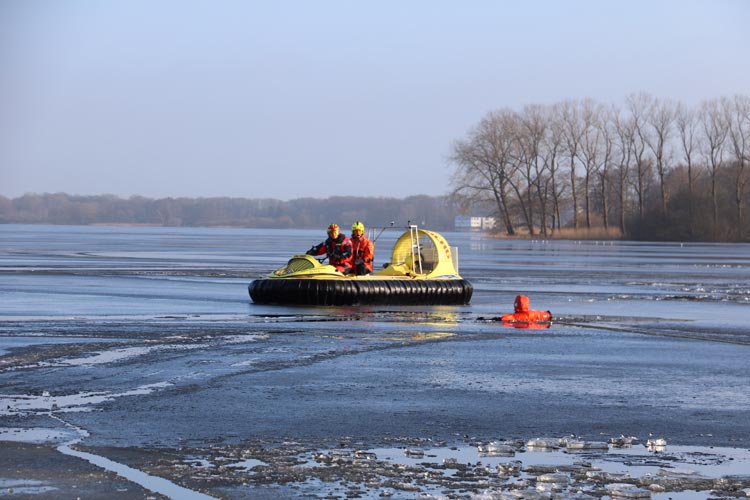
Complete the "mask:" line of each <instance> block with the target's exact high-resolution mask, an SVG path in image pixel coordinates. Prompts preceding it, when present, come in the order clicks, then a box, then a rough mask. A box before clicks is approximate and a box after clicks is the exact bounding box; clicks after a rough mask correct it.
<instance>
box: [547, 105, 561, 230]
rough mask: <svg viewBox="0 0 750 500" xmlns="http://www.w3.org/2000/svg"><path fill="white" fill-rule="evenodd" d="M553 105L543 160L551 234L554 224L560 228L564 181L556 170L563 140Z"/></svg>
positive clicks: (558, 166) (558, 118)
mask: <svg viewBox="0 0 750 500" xmlns="http://www.w3.org/2000/svg"><path fill="white" fill-rule="evenodd" d="M557 106H558V105H555V106H553V107H552V109H551V110H550V112H549V116H548V119H549V127H547V135H546V137H545V157H544V162H545V164H546V166H547V171H548V172H549V185H550V186H549V189H550V194H551V195H552V207H551V211H552V213H551V221H550V222H551V223H550V227H551V229H552V234H554V233H555V226H557V229H559V228H560V218H561V217H560V200H561V198H562V196H563V191H564V187H565V183H564V182H562V181H559V182H558V179H557V177H558V172H559V171H560V165H559V159H558V158H559V157H560V153H561V149H562V142H563V133H564V132H563V125H562V123H561V121H560V114H559V112H558V111H557Z"/></svg>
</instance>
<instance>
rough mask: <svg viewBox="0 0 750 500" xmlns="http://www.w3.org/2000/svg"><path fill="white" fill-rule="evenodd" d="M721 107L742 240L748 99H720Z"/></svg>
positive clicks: (749, 141)
mask: <svg viewBox="0 0 750 500" xmlns="http://www.w3.org/2000/svg"><path fill="white" fill-rule="evenodd" d="M722 106H723V108H724V112H725V113H726V115H727V116H726V122H727V123H728V125H729V146H730V149H731V151H732V153H733V154H734V162H735V182H734V189H735V193H734V196H735V198H734V200H735V205H736V211H737V212H736V213H737V231H738V238H739V239H740V240H742V239H743V237H744V236H743V226H744V220H743V210H742V209H743V200H744V194H745V187H746V186H747V181H748V179H747V175H746V174H745V165H746V164H747V163H750V97H748V96H740V95H738V96H735V97H734V98H733V99H722Z"/></svg>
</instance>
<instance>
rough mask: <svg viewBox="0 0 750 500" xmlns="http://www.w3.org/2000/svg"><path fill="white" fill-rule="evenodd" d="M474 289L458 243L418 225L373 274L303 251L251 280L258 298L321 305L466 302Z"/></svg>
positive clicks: (257, 300)
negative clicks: (342, 268)
mask: <svg viewBox="0 0 750 500" xmlns="http://www.w3.org/2000/svg"><path fill="white" fill-rule="evenodd" d="M381 232H382V231H381ZM473 291H474V288H473V287H472V285H471V283H469V282H468V281H466V280H465V279H463V278H461V276H459V274H458V262H457V249H456V248H455V247H454V248H451V247H450V246H449V245H448V242H446V241H445V238H443V237H442V236H441V235H440V234H438V233H436V232H434V231H428V230H425V229H419V228H418V227H417V226H410V227H409V230H408V231H406V232H405V233H404V234H402V235H401V236H400V237H399V238H398V240H396V243H395V245H394V246H393V251H392V252H391V260H390V262H389V263H387V264H385V265H384V267H383V269H380V270H378V271H376V272H374V273H372V274H368V275H364V276H351V275H349V276H346V275H344V274H342V273H340V272H339V271H337V270H336V268H335V267H334V266H332V265H330V264H323V262H322V261H319V260H318V259H316V258H315V257H313V256H310V255H307V254H300V255H295V256H293V257H292V258H291V259H289V262H287V264H286V265H285V266H283V267H280V268H279V269H277V270H275V271H273V272H272V273H271V274H269V275H268V276H267V277H265V278H261V279H257V280H255V281H253V282H252V283H250V285H249V286H248V292H249V293H250V298H251V299H252V301H253V302H255V303H257V304H284V305H319V306H348V305H465V304H468V303H469V301H470V300H471V295H472V293H473Z"/></svg>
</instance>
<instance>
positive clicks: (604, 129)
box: [595, 110, 616, 230]
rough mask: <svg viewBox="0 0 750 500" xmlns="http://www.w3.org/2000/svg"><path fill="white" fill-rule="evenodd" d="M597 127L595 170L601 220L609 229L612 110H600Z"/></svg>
mask: <svg viewBox="0 0 750 500" xmlns="http://www.w3.org/2000/svg"><path fill="white" fill-rule="evenodd" d="M597 127H599V128H600V129H601V150H600V151H601V156H600V161H599V164H598V165H597V167H596V169H595V172H596V175H597V177H598V180H599V192H600V196H601V203H602V222H603V224H604V229H605V230H606V229H609V191H610V170H611V166H612V158H613V157H614V148H615V137H616V134H615V132H614V130H613V129H614V125H613V118H612V112H611V111H610V112H605V111H604V110H602V114H601V116H600V120H598V122H597Z"/></svg>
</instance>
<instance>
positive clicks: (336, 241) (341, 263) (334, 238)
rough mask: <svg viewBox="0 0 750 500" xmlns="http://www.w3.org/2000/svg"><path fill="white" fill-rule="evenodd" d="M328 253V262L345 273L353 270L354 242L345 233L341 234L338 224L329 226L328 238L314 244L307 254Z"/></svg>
mask: <svg viewBox="0 0 750 500" xmlns="http://www.w3.org/2000/svg"><path fill="white" fill-rule="evenodd" d="M323 254H326V256H327V257H328V262H329V263H330V264H331V265H332V266H334V267H335V268H336V270H337V271H339V272H340V273H343V274H349V273H350V272H352V242H351V240H349V238H347V237H346V235H345V234H341V232H340V231H339V226H338V225H337V224H331V225H329V226H328V238H327V239H326V240H325V241H324V242H322V243H320V244H318V245H315V246H313V247H312V248H311V249H310V250H308V251H307V255H323Z"/></svg>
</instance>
